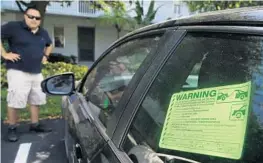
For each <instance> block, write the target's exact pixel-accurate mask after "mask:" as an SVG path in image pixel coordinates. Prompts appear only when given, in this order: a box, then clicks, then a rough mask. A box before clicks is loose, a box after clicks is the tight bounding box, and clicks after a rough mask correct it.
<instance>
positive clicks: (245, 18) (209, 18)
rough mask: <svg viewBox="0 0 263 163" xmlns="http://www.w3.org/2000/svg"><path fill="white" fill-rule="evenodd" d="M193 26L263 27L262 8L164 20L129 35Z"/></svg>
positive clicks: (240, 9) (239, 9)
mask: <svg viewBox="0 0 263 163" xmlns="http://www.w3.org/2000/svg"><path fill="white" fill-rule="evenodd" d="M194 25H231V26H261V27H262V26H263V6H256V7H243V8H238V9H226V10H221V11H212V12H206V13H201V14H196V15H193V16H188V17H184V18H180V19H172V20H166V21H163V22H161V23H157V24H153V25H149V26H146V27H143V28H140V29H137V30H135V31H133V32H131V33H130V34H129V35H133V34H137V33H141V32H145V31H149V30H155V29H160V28H166V27H173V26H174V27H176V26H194Z"/></svg>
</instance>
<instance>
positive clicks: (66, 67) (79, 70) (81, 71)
mask: <svg viewBox="0 0 263 163" xmlns="http://www.w3.org/2000/svg"><path fill="white" fill-rule="evenodd" d="M87 71H88V68H87V67H86V66H80V65H73V64H67V63H64V62H56V63H47V64H45V65H44V67H43V69H42V74H43V76H44V78H47V77H49V76H52V75H57V74H61V73H65V72H73V73H74V74H75V79H76V80H80V79H82V78H83V76H84V75H85V73H86V72H87ZM6 72H7V71H6V68H5V66H4V65H3V64H2V65H1V87H2V88H3V87H6V86H7V78H6Z"/></svg>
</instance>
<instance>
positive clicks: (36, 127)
mask: <svg viewBox="0 0 263 163" xmlns="http://www.w3.org/2000/svg"><path fill="white" fill-rule="evenodd" d="M29 131H35V132H51V131H52V129H51V128H47V127H45V126H43V125H42V124H40V123H34V124H31V125H30V128H29Z"/></svg>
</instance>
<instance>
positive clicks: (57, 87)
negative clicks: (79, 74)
mask: <svg viewBox="0 0 263 163" xmlns="http://www.w3.org/2000/svg"><path fill="white" fill-rule="evenodd" d="M41 88H42V91H43V92H44V93H46V94H49V95H70V94H72V93H73V92H74V91H75V76H74V74H73V73H63V74H59V75H54V76H51V77H49V78H47V79H45V80H43V81H42V83H41Z"/></svg>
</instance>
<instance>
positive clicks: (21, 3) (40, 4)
mask: <svg viewBox="0 0 263 163" xmlns="http://www.w3.org/2000/svg"><path fill="white" fill-rule="evenodd" d="M52 2H60V3H61V5H62V6H63V5H64V4H67V6H69V5H70V4H71V1H63V0H60V1H52ZM16 4H17V6H18V8H19V10H20V11H21V12H23V13H24V9H23V7H22V6H24V7H35V8H37V9H38V10H39V11H40V14H41V17H42V24H41V25H42V26H43V24H44V17H45V13H46V8H47V6H48V5H50V1H30V2H25V1H21V0H20V1H19V0H16Z"/></svg>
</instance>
